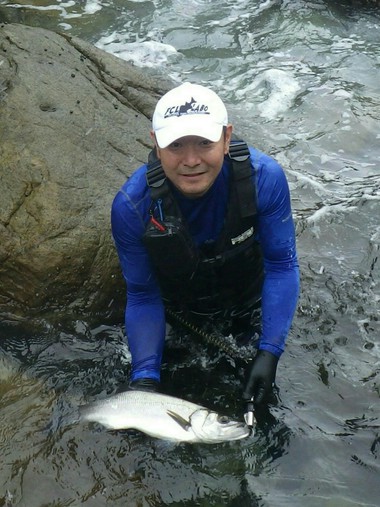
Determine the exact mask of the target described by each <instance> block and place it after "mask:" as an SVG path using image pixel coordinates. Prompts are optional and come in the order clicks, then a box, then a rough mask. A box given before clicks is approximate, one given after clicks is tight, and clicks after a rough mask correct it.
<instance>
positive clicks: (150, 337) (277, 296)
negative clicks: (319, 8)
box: [111, 148, 299, 380]
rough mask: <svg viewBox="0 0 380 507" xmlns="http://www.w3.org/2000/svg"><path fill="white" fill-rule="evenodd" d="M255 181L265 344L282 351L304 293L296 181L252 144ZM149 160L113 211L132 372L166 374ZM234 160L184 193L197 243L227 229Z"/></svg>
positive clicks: (183, 208) (121, 193) (278, 352)
mask: <svg viewBox="0 0 380 507" xmlns="http://www.w3.org/2000/svg"><path fill="white" fill-rule="evenodd" d="M250 153H251V165H252V178H254V180H255V185H254V188H255V191H256V196H255V199H256V205H257V212H258V217H257V219H258V227H257V231H256V239H257V240H258V241H259V242H260V244H261V248H262V252H263V256H264V284H263V290H262V330H261V336H260V341H259V349H262V350H267V351H269V352H271V353H272V354H274V355H276V356H277V357H280V355H281V354H282V352H283V350H284V346H285V340H286V337H287V334H288V332H289V328H290V325H291V322H292V319H293V315H294V311H295V308H296V304H297V299H298V293H299V268H298V261H297V253H296V241H295V229H294V222H293V218H292V211H291V203H290V194H289V187H288V183H287V180H286V177H285V174H284V171H283V170H282V168H281V166H280V165H279V164H278V163H277V162H276V161H275V160H273V159H272V158H271V157H269V156H268V155H265V154H264V153H262V152H260V151H258V150H256V149H254V148H250ZM146 170H147V166H146V165H143V166H142V167H140V168H139V169H137V170H136V171H135V172H134V173H133V174H132V176H131V177H130V178H129V179H128V181H127V182H126V183H125V184H124V185H123V187H122V188H121V189H120V191H119V192H118V193H117V195H116V197H115V199H114V202H113V205H112V213H111V224H112V234H113V237H114V241H115V245H116V248H117V252H118V255H119V259H120V264H121V268H122V271H123V275H124V278H125V280H126V283H127V304H126V311H125V327H126V335H127V338H128V344H129V348H130V351H131V355H132V373H131V379H132V380H136V379H138V378H145V377H149V378H153V379H156V380H159V379H160V368H161V358H162V351H163V346H164V340H165V329H166V327H165V312H164V305H163V302H162V298H161V293H160V288H159V286H158V283H157V280H156V277H155V275H154V272H153V267H152V264H151V262H150V259H149V256H148V253H147V251H146V249H145V247H144V245H143V243H142V236H143V234H144V232H145V228H146V225H147V223H148V221H149V207H150V204H151V195H150V190H149V187H148V186H147V183H146ZM228 180H229V165H228V163H226V162H225V163H224V164H223V167H222V170H221V172H220V173H219V175H218V177H217V179H216V180H215V182H214V184H213V185H212V187H211V188H210V189H209V190H208V192H207V193H206V194H205V195H203V196H202V197H200V198H197V199H189V198H187V197H185V196H184V195H183V194H181V193H180V192H176V193H175V195H176V199H177V200H178V203H179V206H180V209H181V212H182V213H183V215H184V217H185V219H186V222H187V223H188V225H189V229H190V232H191V234H192V236H193V239H194V241H195V243H196V244H197V245H201V244H202V243H204V242H205V241H208V240H215V239H216V238H217V237H218V235H219V233H220V232H221V229H222V226H223V222H224V217H225V213H226V208H227V203H228V188H229V187H228Z"/></svg>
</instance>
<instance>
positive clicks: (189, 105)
mask: <svg viewBox="0 0 380 507" xmlns="http://www.w3.org/2000/svg"><path fill="white" fill-rule="evenodd" d="M185 114H210V113H209V110H208V106H206V104H199V103H198V102H197V101H196V100H194V99H193V97H191V100H190V102H185V103H184V104H182V105H181V106H171V107H168V108H167V110H166V111H165V114H164V118H170V117H171V116H183V115H185Z"/></svg>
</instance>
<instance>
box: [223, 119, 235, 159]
mask: <svg viewBox="0 0 380 507" xmlns="http://www.w3.org/2000/svg"><path fill="white" fill-rule="evenodd" d="M232 131H233V127H232V124H231V123H229V124H228V125H227V126H226V127H225V130H224V154H225V155H227V153H228V151H229V149H230V142H231V136H232Z"/></svg>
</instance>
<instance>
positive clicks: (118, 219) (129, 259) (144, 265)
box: [111, 167, 165, 381]
mask: <svg viewBox="0 0 380 507" xmlns="http://www.w3.org/2000/svg"><path fill="white" fill-rule="evenodd" d="M144 171H145V167H142V168H140V170H138V171H136V173H134V175H132V176H131V178H130V179H129V180H128V182H127V183H126V184H125V185H124V186H123V187H122V188H121V190H120V191H119V192H118V194H117V195H116V197H115V199H114V201H113V204H112V211H111V224H112V235H113V238H114V242H115V245H116V249H117V252H118V255H119V259H120V264H121V269H122V272H123V276H124V278H125V281H126V284H127V304H126V309H125V331H126V336H127V339H128V346H129V349H130V352H131V355H132V371H131V380H132V381H133V380H137V379H139V378H152V379H155V380H157V381H159V380H160V368H161V359H162V351H163V346H164V340H165V312H164V305H163V302H162V299H161V294H160V290H159V287H158V283H157V281H156V279H155V276H154V274H153V270H152V266H151V264H150V260H149V257H148V253H147V251H146V249H145V247H144V245H143V243H142V241H141V238H142V235H143V233H144V231H145V227H146V221H147V220H148V217H149V213H148V211H149V210H148V206H149V203H150V198H149V196H148V198H147V196H146V195H140V192H141V191H140V186H139V185H135V180H136V182H138V179H139V178H138V177H139V174H140V173H141V172H144ZM127 186H128V192H127ZM147 192H148V191H147V190H146V189H145V193H147Z"/></svg>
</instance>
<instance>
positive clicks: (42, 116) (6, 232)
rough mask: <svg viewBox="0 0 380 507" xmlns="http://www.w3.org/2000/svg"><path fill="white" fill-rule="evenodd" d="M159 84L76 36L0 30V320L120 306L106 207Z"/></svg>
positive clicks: (141, 157)
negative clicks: (0, 318)
mask: <svg viewBox="0 0 380 507" xmlns="http://www.w3.org/2000/svg"><path fill="white" fill-rule="evenodd" d="M170 87H171V85H170V83H169V82H167V81H163V80H162V79H158V78H154V76H153V75H151V74H149V73H148V71H142V70H140V69H137V68H135V67H133V66H132V65H130V64H128V63H126V62H124V61H122V60H120V59H118V58H116V57H114V56H112V55H110V54H107V53H105V52H104V51H101V50H99V49H97V48H95V47H93V46H91V45H90V44H87V43H85V42H84V41H81V40H79V39H77V38H74V37H73V38H72V37H67V36H63V35H59V34H57V33H54V32H50V31H48V30H44V29H40V28H32V27H28V26H22V25H17V24H10V25H2V26H1V27H0V139H1V143H0V188H1V201H0V315H1V316H2V317H3V320H4V319H10V320H14V319H16V320H22V319H28V321H29V319H30V318H32V317H34V316H35V317H41V316H48V315H50V317H51V316H52V315H54V314H57V312H58V313H61V311H62V310H63V311H67V310H68V309H70V310H71V311H75V312H77V313H78V314H82V315H83V314H93V313H99V314H100V315H106V314H109V313H110V312H111V311H112V310H116V309H117V310H118V311H119V310H120V309H121V308H122V306H123V305H124V303H125V296H124V292H125V289H124V282H123V280H122V278H121V275H120V269H119V263H118V259H117V255H116V251H115V248H114V245H113V242H112V237H111V230H110V208H111V204H112V200H113V197H114V195H115V193H116V192H117V190H118V188H119V187H120V186H121V185H122V183H123V182H124V181H125V180H126V179H127V177H128V176H129V175H130V174H131V172H132V171H133V170H134V169H135V168H136V167H137V166H139V165H140V164H141V163H143V162H144V161H145V160H146V158H147V154H148V152H149V149H150V138H149V129H150V118H151V114H152V112H153V108H154V104H155V103H156V101H157V99H158V98H159V97H160V96H161V95H162V94H163V93H164V92H165V91H167V90H168V89H169V88H170ZM115 298H116V302H115Z"/></svg>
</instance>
